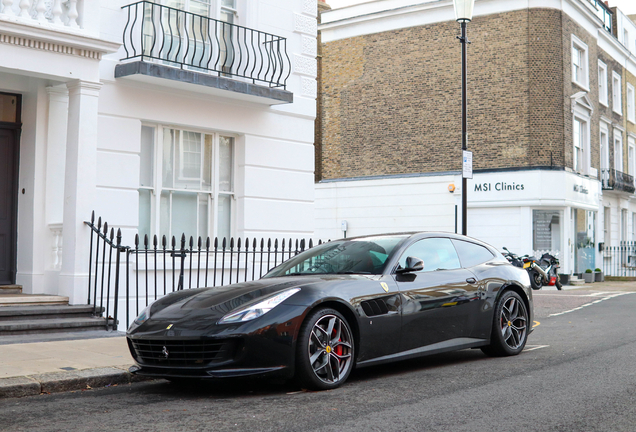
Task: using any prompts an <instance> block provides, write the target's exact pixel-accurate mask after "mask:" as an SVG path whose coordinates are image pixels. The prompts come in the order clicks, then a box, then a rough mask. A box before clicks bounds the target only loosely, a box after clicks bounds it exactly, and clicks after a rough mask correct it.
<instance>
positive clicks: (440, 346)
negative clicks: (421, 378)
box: [356, 338, 490, 368]
mask: <svg viewBox="0 0 636 432" xmlns="http://www.w3.org/2000/svg"><path fill="white" fill-rule="evenodd" d="M489 343H490V341H488V340H487V339H476V338H456V339H451V340H447V341H444V342H438V343H435V344H432V345H427V346H425V347H420V348H414V349H411V350H408V351H402V352H399V353H395V354H390V355H387V356H383V357H378V358H374V359H370V360H365V361H362V362H359V363H357V364H356V367H359V368H362V367H367V366H375V365H378V364H382V363H389V362H393V361H397V360H407V359H410V358H415V357H422V356H426V355H432V354H439V353H443V352H447V351H457V350H461V349H467V348H477V347H481V346H486V345H488V344H489Z"/></svg>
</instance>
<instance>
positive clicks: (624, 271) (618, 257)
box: [603, 241, 636, 277]
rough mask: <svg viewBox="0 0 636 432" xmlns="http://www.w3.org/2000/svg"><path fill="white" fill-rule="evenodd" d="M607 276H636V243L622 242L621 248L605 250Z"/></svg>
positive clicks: (604, 258)
mask: <svg viewBox="0 0 636 432" xmlns="http://www.w3.org/2000/svg"><path fill="white" fill-rule="evenodd" d="M603 273H604V274H605V276H622V277H626V276H631V277H635V276H636V242H633V241H622V242H620V245H619V246H606V247H605V248H604V249H603Z"/></svg>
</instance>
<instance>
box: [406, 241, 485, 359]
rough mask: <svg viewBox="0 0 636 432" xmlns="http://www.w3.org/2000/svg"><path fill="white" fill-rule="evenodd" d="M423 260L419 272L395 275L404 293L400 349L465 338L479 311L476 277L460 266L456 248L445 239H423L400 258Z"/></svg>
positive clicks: (416, 347) (411, 348) (410, 348)
mask: <svg viewBox="0 0 636 432" xmlns="http://www.w3.org/2000/svg"><path fill="white" fill-rule="evenodd" d="M409 256H411V257H414V258H419V259H421V260H422V261H424V269H423V270H422V271H418V272H412V273H406V274H396V275H395V281H396V282H397V284H398V287H399V290H400V292H401V293H402V295H403V296H404V302H403V305H402V339H401V343H400V351H409V350H413V349H418V348H422V347H425V346H428V345H434V344H437V343H441V342H445V341H449V340H451V339H459V338H465V337H467V336H468V334H469V323H470V318H471V316H472V315H474V314H475V313H476V312H478V310H477V308H478V305H477V302H474V301H473V300H474V299H475V298H477V296H478V292H477V290H478V287H477V286H476V285H475V284H474V282H476V280H475V276H474V275H473V274H472V273H471V272H470V271H468V270H466V269H464V268H461V264H460V261H459V257H458V255H457V251H456V250H455V247H454V246H453V244H452V243H451V240H450V239H448V238H425V239H423V240H419V241H417V242H416V243H414V244H412V245H411V246H409V247H408V248H407V249H406V251H405V252H404V253H403V255H402V257H401V258H400V266H401V267H404V266H405V262H406V258H407V257H409Z"/></svg>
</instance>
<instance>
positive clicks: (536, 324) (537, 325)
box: [532, 321, 541, 328]
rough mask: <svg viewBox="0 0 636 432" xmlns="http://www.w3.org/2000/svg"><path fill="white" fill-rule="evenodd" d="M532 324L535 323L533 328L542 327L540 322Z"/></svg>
mask: <svg viewBox="0 0 636 432" xmlns="http://www.w3.org/2000/svg"><path fill="white" fill-rule="evenodd" d="M532 322H533V323H534V325H533V326H532V328H535V327H539V326H540V325H541V323H540V322H539V321H532Z"/></svg>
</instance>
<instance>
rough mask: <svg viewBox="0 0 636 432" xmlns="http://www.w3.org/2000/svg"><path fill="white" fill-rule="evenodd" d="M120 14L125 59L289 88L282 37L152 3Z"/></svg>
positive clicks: (139, 5) (125, 7) (285, 48)
mask: <svg viewBox="0 0 636 432" xmlns="http://www.w3.org/2000/svg"><path fill="white" fill-rule="evenodd" d="M122 9H125V10H126V11H127V15H128V21H127V22H126V26H125V27H124V34H123V39H124V50H125V51H126V57H125V58H123V59H122V60H130V59H136V58H139V59H140V60H141V61H144V59H146V60H151V59H152V60H153V61H156V62H159V63H164V64H167V65H172V66H177V67H180V68H182V69H183V68H186V69H189V70H192V71H195V72H212V73H218V74H219V75H228V76H232V77H241V78H246V79H249V80H251V81H252V82H253V83H257V82H258V83H261V84H267V85H268V86H270V87H283V88H284V87H285V85H286V82H287V78H288V77H289V75H290V73H291V62H290V60H289V56H288V55H287V39H286V38H284V37H280V36H276V35H273V34H270V33H265V32H262V31H258V30H253V29H250V28H247V27H242V26H239V25H236V24H231V23H227V22H225V21H219V20H215V19H212V18H208V17H206V16H202V15H197V14H194V13H191V12H186V11H183V10H180V9H175V8H171V7H167V6H163V5H160V4H156V3H152V2H148V1H140V2H137V3H133V4H130V5H127V6H123V7H122Z"/></svg>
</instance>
